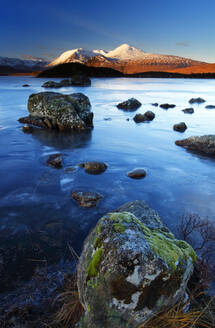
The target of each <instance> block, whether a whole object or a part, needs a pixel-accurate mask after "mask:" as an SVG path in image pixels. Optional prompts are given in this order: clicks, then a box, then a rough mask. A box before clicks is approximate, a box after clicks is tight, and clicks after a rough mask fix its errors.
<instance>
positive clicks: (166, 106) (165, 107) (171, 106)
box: [160, 104, 175, 109]
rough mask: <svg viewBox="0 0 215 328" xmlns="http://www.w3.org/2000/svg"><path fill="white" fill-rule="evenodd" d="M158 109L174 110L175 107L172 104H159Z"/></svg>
mask: <svg viewBox="0 0 215 328" xmlns="http://www.w3.org/2000/svg"><path fill="white" fill-rule="evenodd" d="M160 107H161V108H163V109H169V108H174V107H175V105H174V104H161V105H160Z"/></svg>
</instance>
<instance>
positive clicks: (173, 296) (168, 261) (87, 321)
mask: <svg viewBox="0 0 215 328" xmlns="http://www.w3.org/2000/svg"><path fill="white" fill-rule="evenodd" d="M195 258H196V255H195V252H194V250H193V249H192V248H191V246H189V245H188V244H187V243H186V242H185V241H182V240H177V239H176V238H175V237H174V235H173V234H172V233H171V232H170V231H169V230H168V229H167V228H166V227H165V226H164V225H163V223H162V222H161V220H160V217H159V215H158V214H157V213H156V212H155V211H154V210H153V209H151V208H149V206H148V205H147V204H146V203H145V202H143V201H135V202H131V203H127V204H125V205H124V206H122V207H121V208H120V209H118V210H116V211H115V212H113V213H108V214H106V215H105V216H104V217H102V218H101V219H100V220H99V221H98V223H97V225H96V227H95V228H94V230H92V231H91V233H90V234H89V235H88V237H87V239H86V240H85V243H84V248H83V251H82V254H81V256H80V259H79V263H78V267H77V274H78V290H79V295H80V300H81V303H82V305H83V307H84V309H85V314H84V316H83V318H82V319H81V323H80V327H81V328H87V327H90V328H101V327H102V328H110V327H111V328H125V327H127V328H136V327H137V326H138V325H139V324H140V323H142V322H144V321H145V320H146V319H148V318H149V317H150V316H153V315H155V314H156V313H158V312H159V311H161V310H162V311H164V310H165V309H166V308H168V307H170V306H173V305H174V304H175V303H176V302H178V301H182V302H183V300H184V298H185V296H186V291H185V290H186V286H187V281H188V279H189V277H190V275H191V274H192V271H193V262H194V261H195Z"/></svg>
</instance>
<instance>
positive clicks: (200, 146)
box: [175, 135, 215, 156]
mask: <svg viewBox="0 0 215 328" xmlns="http://www.w3.org/2000/svg"><path fill="white" fill-rule="evenodd" d="M175 144H176V145H178V146H181V147H184V148H186V149H189V150H195V151H198V152H201V153H204V154H206V155H209V156H214V155H215V135H204V136H192V137H189V138H186V139H183V140H176V142H175Z"/></svg>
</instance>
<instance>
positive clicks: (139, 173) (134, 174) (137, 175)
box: [127, 168, 146, 179]
mask: <svg viewBox="0 0 215 328" xmlns="http://www.w3.org/2000/svg"><path fill="white" fill-rule="evenodd" d="M127 175H128V177H129V178H132V179H142V178H145V176H146V171H145V170H144V169H141V168H140V169H134V170H133V171H131V172H128V174H127Z"/></svg>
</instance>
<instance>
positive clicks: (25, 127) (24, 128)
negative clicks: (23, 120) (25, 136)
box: [22, 124, 34, 133]
mask: <svg viewBox="0 0 215 328" xmlns="http://www.w3.org/2000/svg"><path fill="white" fill-rule="evenodd" d="M33 130H34V128H33V126H30V125H27V124H25V125H23V126H22V131H23V132H24V133H32V132H33Z"/></svg>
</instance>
